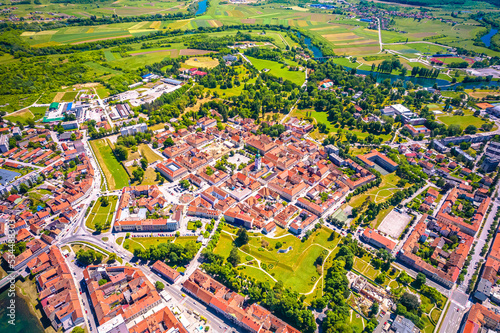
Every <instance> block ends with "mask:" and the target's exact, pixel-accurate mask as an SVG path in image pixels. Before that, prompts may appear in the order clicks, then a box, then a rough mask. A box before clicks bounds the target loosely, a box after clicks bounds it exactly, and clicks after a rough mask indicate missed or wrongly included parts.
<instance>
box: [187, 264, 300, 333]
mask: <svg viewBox="0 0 500 333" xmlns="http://www.w3.org/2000/svg"><path fill="white" fill-rule="evenodd" d="M182 290H183V291H184V292H186V293H187V294H189V295H191V296H193V297H195V298H196V299H198V300H199V301H200V302H202V303H203V304H205V305H207V306H208V307H209V308H211V309H212V310H214V311H215V312H216V313H217V314H218V315H220V316H223V317H224V318H226V319H228V320H229V321H231V322H233V323H234V324H235V325H237V326H239V327H240V328H241V329H242V330H246V331H249V332H252V333H257V332H269V331H270V332H280V333H300V331H299V330H297V329H295V328H293V327H292V326H290V325H288V324H286V323H285V322H283V321H282V320H280V319H278V318H277V317H275V316H274V315H273V314H271V312H270V311H268V310H266V309H265V308H264V307H262V306H260V305H258V304H257V303H254V304H252V305H247V302H246V300H245V297H243V296H241V295H240V294H238V293H236V292H233V291H231V290H230V289H229V288H227V287H225V286H224V285H222V284H221V283H219V282H217V281H216V280H214V279H212V278H211V277H210V276H209V275H208V274H205V273H203V272H202V271H200V270H199V269H197V270H196V271H195V272H194V273H193V274H192V275H191V276H190V277H189V279H188V280H187V281H186V282H184V284H183V286H182Z"/></svg>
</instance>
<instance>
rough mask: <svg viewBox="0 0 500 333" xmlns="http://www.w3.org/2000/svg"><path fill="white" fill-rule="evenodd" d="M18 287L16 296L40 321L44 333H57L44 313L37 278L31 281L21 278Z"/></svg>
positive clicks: (17, 283)
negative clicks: (39, 298)
mask: <svg viewBox="0 0 500 333" xmlns="http://www.w3.org/2000/svg"><path fill="white" fill-rule="evenodd" d="M16 287H17V290H16V295H17V296H18V298H22V299H23V301H24V302H26V304H27V306H28V308H29V311H30V313H31V314H32V315H33V316H34V317H35V318H36V319H37V320H38V322H39V324H40V325H41V327H43V331H42V332H45V333H56V330H55V329H54V328H53V327H52V325H51V323H50V320H49V318H47V317H46V316H45V314H44V312H43V309H42V304H41V303H40V301H39V300H38V291H37V288H36V281H35V278H32V279H30V276H27V277H26V279H22V278H21V279H19V280H18V281H16ZM30 332H31V331H30ZM33 332H34V331H33Z"/></svg>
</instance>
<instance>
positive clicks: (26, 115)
mask: <svg viewBox="0 0 500 333" xmlns="http://www.w3.org/2000/svg"><path fill="white" fill-rule="evenodd" d="M45 111H47V108H46V107H30V108H28V109H23V110H19V111H16V112H12V113H10V114H9V115H8V116H5V117H3V118H4V119H6V120H10V121H12V122H13V123H17V122H21V123H22V124H26V123H27V120H28V119H32V120H34V121H35V122H36V121H38V120H40V119H42V118H43V116H44V115H45Z"/></svg>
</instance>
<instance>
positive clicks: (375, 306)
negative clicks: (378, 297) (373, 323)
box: [370, 302, 378, 316]
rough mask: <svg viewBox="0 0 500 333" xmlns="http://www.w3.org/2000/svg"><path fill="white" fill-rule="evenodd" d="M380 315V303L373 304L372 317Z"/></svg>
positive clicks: (371, 308)
mask: <svg viewBox="0 0 500 333" xmlns="http://www.w3.org/2000/svg"><path fill="white" fill-rule="evenodd" d="M377 314H378V303H377V302H373V303H372V306H371V307H370V316H376V315H377Z"/></svg>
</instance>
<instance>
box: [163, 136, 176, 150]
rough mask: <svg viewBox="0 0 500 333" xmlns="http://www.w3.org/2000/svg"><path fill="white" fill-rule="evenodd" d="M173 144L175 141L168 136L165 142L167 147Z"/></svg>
mask: <svg viewBox="0 0 500 333" xmlns="http://www.w3.org/2000/svg"><path fill="white" fill-rule="evenodd" d="M173 145H175V142H174V140H173V139H172V138H171V137H168V138H167V140H165V141H164V142H163V146H164V147H165V148H168V147H172V146H173Z"/></svg>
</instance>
